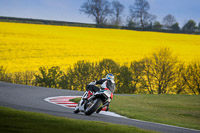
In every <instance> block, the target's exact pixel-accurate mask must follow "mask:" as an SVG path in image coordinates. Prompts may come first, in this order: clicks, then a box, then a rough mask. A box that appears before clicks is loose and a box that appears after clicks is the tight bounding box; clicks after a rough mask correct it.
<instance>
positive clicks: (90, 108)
mask: <svg viewBox="0 0 200 133" xmlns="http://www.w3.org/2000/svg"><path fill="white" fill-rule="evenodd" d="M101 103H102V101H101V99H100V98H97V99H95V100H94V101H93V102H92V103H91V105H89V106H88V107H87V108H86V109H85V115H91V114H92V113H94V112H95V111H96V110H97V109H98V108H99V106H100V105H101Z"/></svg>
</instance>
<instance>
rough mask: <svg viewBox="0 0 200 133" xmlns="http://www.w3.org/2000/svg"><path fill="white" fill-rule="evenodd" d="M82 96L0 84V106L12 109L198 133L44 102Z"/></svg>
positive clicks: (172, 132)
mask: <svg viewBox="0 0 200 133" xmlns="http://www.w3.org/2000/svg"><path fill="white" fill-rule="evenodd" d="M82 94H83V92H78V91H71V90H59V89H53V88H43V87H34V86H26V85H17V84H10V83H5V82H0V106H6V107H12V108H14V109H18V110H25V111H31V112H40V113H46V114H50V115H55V116H62V117H68V118H73V119H81V120H91V121H104V122H109V123H115V124H124V125H131V126H135V127H138V128H142V129H149V130H154V131H159V132H166V133H200V130H193V129H187V128H181V127H176V126H169V125H164V124H158V123H152V122H144V121H140V120H133V119H126V118H119V117H113V116H106V115H101V114H93V115H91V116H86V115H84V114H83V113H79V114H74V113H73V110H72V109H70V108H64V107H62V106H58V105H56V104H52V103H49V102H46V101H45V100H44V99H45V98H48V97H55V96H81V95H82Z"/></svg>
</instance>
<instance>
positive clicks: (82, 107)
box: [74, 88, 113, 115]
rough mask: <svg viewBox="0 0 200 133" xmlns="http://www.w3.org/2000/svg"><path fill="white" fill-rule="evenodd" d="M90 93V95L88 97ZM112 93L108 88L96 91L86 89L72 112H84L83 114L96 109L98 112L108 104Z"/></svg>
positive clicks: (90, 112) (88, 113)
mask: <svg viewBox="0 0 200 133" xmlns="http://www.w3.org/2000/svg"><path fill="white" fill-rule="evenodd" d="M88 93H90V95H91V96H90V97H88ZM112 97H113V93H112V92H111V91H110V90H109V89H107V88H106V89H104V90H100V91H98V92H96V93H95V92H91V91H86V92H85V93H84V94H83V96H82V98H81V100H80V102H79V103H78V105H77V106H76V107H75V108H74V113H75V114H77V113H79V112H84V113H85V115H91V114H92V113H94V112H95V111H96V113H99V112H100V111H101V110H102V109H104V108H105V107H106V106H108V105H109V103H110V102H111V99H112Z"/></svg>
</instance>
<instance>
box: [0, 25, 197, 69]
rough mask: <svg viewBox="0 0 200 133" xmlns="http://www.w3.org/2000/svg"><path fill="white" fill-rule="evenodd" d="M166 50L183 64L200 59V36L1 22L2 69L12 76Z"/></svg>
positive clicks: (141, 55) (0, 54) (124, 59)
mask: <svg viewBox="0 0 200 133" xmlns="http://www.w3.org/2000/svg"><path fill="white" fill-rule="evenodd" d="M166 46H167V47H169V48H171V50H172V51H173V52H174V54H176V55H178V56H179V59H180V60H182V61H185V62H189V61H192V60H194V59H197V58H198V59H199V58H200V36H199V35H184V34H169V33H156V32H140V31H129V30H117V29H96V28H80V27H68V26H51V25H36V24H20V23H7V22H0V66H4V67H6V68H7V70H8V72H19V71H26V70H28V71H37V70H38V68H39V67H40V66H60V67H61V68H62V69H66V68H68V67H69V66H70V65H73V64H74V63H76V62H77V61H79V60H87V61H92V62H96V61H100V60H102V59H104V58H110V59H113V60H114V61H116V62H118V63H120V64H124V63H125V62H128V63H129V62H131V61H134V60H139V59H141V58H143V57H144V56H145V55H147V54H149V53H151V52H152V50H154V49H156V48H160V47H166Z"/></svg>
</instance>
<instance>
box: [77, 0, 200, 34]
mask: <svg viewBox="0 0 200 133" xmlns="http://www.w3.org/2000/svg"><path fill="white" fill-rule="evenodd" d="M124 9H125V7H124V5H123V4H122V3H120V2H119V1H117V0H113V1H112V2H109V1H108V0H86V2H84V3H83V4H82V5H81V7H80V11H81V12H82V13H84V14H86V15H88V16H89V17H91V18H92V19H93V20H94V21H95V22H96V24H97V25H113V26H116V27H117V26H118V27H119V28H120V26H122V25H124V24H123V22H124V21H123V12H124ZM149 10H150V4H149V2H148V1H147V0H135V3H134V4H133V5H130V7H129V16H128V17H127V19H126V22H125V23H126V24H125V25H126V27H123V26H122V27H121V28H127V29H133V30H149V31H152V30H153V31H163V32H175V33H189V34H193V33H196V34H198V33H200V22H199V24H198V25H197V24H196V22H195V21H194V20H188V21H187V22H186V24H185V25H184V26H183V27H182V28H181V27H180V26H179V23H178V22H177V21H176V19H175V17H174V16H173V15H171V14H168V15H166V16H165V17H164V18H163V21H162V23H160V22H159V21H156V15H153V14H151V13H149Z"/></svg>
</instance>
